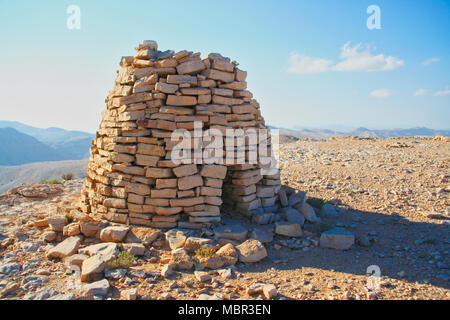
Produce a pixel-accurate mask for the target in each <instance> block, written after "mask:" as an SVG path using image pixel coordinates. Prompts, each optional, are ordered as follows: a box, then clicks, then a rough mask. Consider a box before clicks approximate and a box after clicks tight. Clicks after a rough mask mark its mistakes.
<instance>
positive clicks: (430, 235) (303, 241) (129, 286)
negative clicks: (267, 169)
mask: <svg viewBox="0 0 450 320" xmlns="http://www.w3.org/2000/svg"><path fill="white" fill-rule="evenodd" d="M282 141H285V142H286V143H282V144H281V145H280V168H281V175H282V183H283V185H284V186H286V187H289V188H292V189H295V190H298V191H305V192H306V193H307V197H308V200H307V201H308V203H309V204H311V205H312V206H314V209H315V211H316V214H317V216H318V217H320V222H316V223H308V222H306V223H305V224H304V226H303V235H302V236H301V237H296V238H288V237H283V236H280V235H276V234H275V235H274V234H273V229H274V226H273V225H263V226H255V225H252V224H251V223H250V221H247V220H246V218H245V217H238V218H235V217H233V218H234V219H236V220H237V221H238V222H239V223H240V224H241V227H243V228H245V229H247V230H248V231H249V237H256V238H259V237H261V238H264V241H263V240H262V239H261V242H263V243H264V247H265V249H266V250H267V256H266V257H265V258H263V259H262V260H260V261H259V262H256V263H244V262H237V263H235V264H234V265H232V266H230V267H225V268H222V269H212V270H208V269H205V268H204V267H203V265H201V264H200V263H196V264H195V266H194V269H193V270H188V271H173V272H167V268H165V266H166V265H167V264H168V263H169V262H170V261H171V250H170V245H171V244H170V243H169V242H170V239H169V240H167V236H166V237H164V235H163V234H158V235H157V236H155V239H154V240H155V241H153V242H152V243H151V244H149V245H146V246H145V253H143V254H142V255H139V256H137V257H136V260H135V261H134V262H133V263H132V265H131V266H130V267H129V268H121V269H120V268H119V269H112V270H108V271H106V272H105V278H106V279H107V283H108V284H107V290H104V292H103V294H100V293H99V292H102V290H103V289H104V288H101V287H100V288H92V287H88V286H89V285H88V284H85V283H81V282H80V281H79V279H78V278H77V275H76V274H75V275H74V274H73V273H71V272H68V271H71V270H68V269H70V268H68V263H67V261H66V260H59V259H49V258H47V253H48V252H49V250H51V249H52V248H54V247H55V244H56V243H58V242H60V241H62V240H63V239H64V238H65V237H63V234H62V233H61V232H56V233H53V234H51V232H52V231H49V229H48V224H46V222H45V221H46V219H48V218H49V217H52V216H54V215H56V214H58V213H61V208H63V210H64V208H65V207H66V208H71V207H72V206H73V203H74V201H76V200H77V197H78V195H79V192H80V190H81V186H82V183H83V181H82V180H71V181H66V182H65V183H64V184H62V185H48V184H35V185H32V186H30V187H29V188H28V189H27V188H25V189H21V190H19V191H18V190H15V191H14V190H13V191H10V192H8V193H5V194H3V195H1V196H0V240H1V241H2V242H1V245H0V294H1V299H30V300H31V299H263V298H266V299H278V300H283V299H296V300H307V299H327V300H329V299H356V300H359V299H405V300H409V299H445V300H447V299H450V269H449V268H450V258H449V253H450V252H449V244H450V232H449V222H450V213H449V210H450V209H449V206H450V201H449V191H450V171H449V167H450V143H449V142H448V141H446V140H445V139H432V138H393V139H379V138H357V137H336V138H329V139H304V138H302V139H298V140H297V139H289V138H288V139H282ZM325 204H327V205H326V206H324V205H325ZM324 207H325V208H326V210H325V209H324ZM58 208H59V209H58ZM327 211H329V212H327ZM231 214H232V212H228V210H227V209H226V208H224V218H225V219H227V218H230V215H231ZM334 227H341V228H345V229H346V230H348V231H350V232H351V233H353V235H354V236H355V243H354V244H353V245H352V246H351V248H350V249H348V250H335V249H329V248H324V247H322V246H320V245H319V243H320V241H319V239H320V235H321V233H323V232H325V231H327V230H330V229H332V228H334ZM155 232H157V231H155ZM191 232H192V235H195V236H197V237H204V238H214V235H215V232H214V231H213V230H209V229H206V230H193V231H191ZM255 234H257V236H255ZM50 235H54V236H55V239H50V238H49V236H50ZM261 235H262V236H261ZM216 236H217V234H216ZM271 237H273V239H270V238H271ZM216 238H217V237H216ZM267 238H269V240H267ZM215 240H221V241H222V242H221V244H222V245H223V244H224V243H226V242H228V243H232V244H233V245H239V241H236V240H228V241H225V242H223V239H215ZM270 240H271V241H270ZM92 241H93V243H96V240H95V239H93V240H92ZM219 242H220V241H219ZM87 245H88V244H87V243H86V241H85V243H84V244H83V245H82V246H81V247H80V248H82V247H83V246H87ZM193 258H194V260H195V258H196V257H193ZM196 262H198V261H196ZM369 266H376V267H375V268H378V270H379V277H377V276H375V277H374V276H369V275H368V274H367V272H368V267H369ZM372 268H373V267H372ZM72 271H73V270H72ZM377 280H379V286H370V285H369V286H368V281H369V282H370V283H372V282H371V281H375V282H376V281H377ZM263 287H265V288H266V289H264V290H262V289H261V288H263Z"/></svg>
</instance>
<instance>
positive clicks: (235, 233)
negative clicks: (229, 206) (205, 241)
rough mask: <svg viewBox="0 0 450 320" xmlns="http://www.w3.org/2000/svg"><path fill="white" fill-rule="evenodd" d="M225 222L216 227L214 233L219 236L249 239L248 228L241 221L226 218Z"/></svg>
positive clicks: (232, 238) (239, 239) (241, 239)
mask: <svg viewBox="0 0 450 320" xmlns="http://www.w3.org/2000/svg"><path fill="white" fill-rule="evenodd" d="M224 222H225V224H224V225H220V226H218V227H216V228H214V235H215V236H216V237H217V238H225V239H231V240H238V241H243V240H245V239H247V234H248V230H247V229H246V228H244V227H243V226H242V225H241V224H240V223H239V222H236V221H233V220H224Z"/></svg>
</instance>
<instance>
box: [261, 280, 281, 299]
mask: <svg viewBox="0 0 450 320" xmlns="http://www.w3.org/2000/svg"><path fill="white" fill-rule="evenodd" d="M262 292H263V296H264V298H265V299H267V300H270V299H272V298H273V297H275V296H277V295H278V291H277V288H276V287H275V286H274V285H273V284H266V285H264V286H263V290H262Z"/></svg>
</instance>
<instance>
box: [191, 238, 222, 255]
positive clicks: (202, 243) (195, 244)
mask: <svg viewBox="0 0 450 320" xmlns="http://www.w3.org/2000/svg"><path fill="white" fill-rule="evenodd" d="M215 246H216V242H215V241H214V240H212V239H208V238H199V237H189V238H187V239H186V242H185V243H184V249H185V250H186V251H187V252H189V253H191V252H195V250H197V249H199V248H201V247H215Z"/></svg>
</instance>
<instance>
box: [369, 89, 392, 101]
mask: <svg viewBox="0 0 450 320" xmlns="http://www.w3.org/2000/svg"><path fill="white" fill-rule="evenodd" d="M393 94H394V93H393V92H392V91H390V90H388V89H378V90H374V91H372V92H371V93H370V96H372V97H374V98H377V99H385V98H387V97H390V96H392V95H393Z"/></svg>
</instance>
